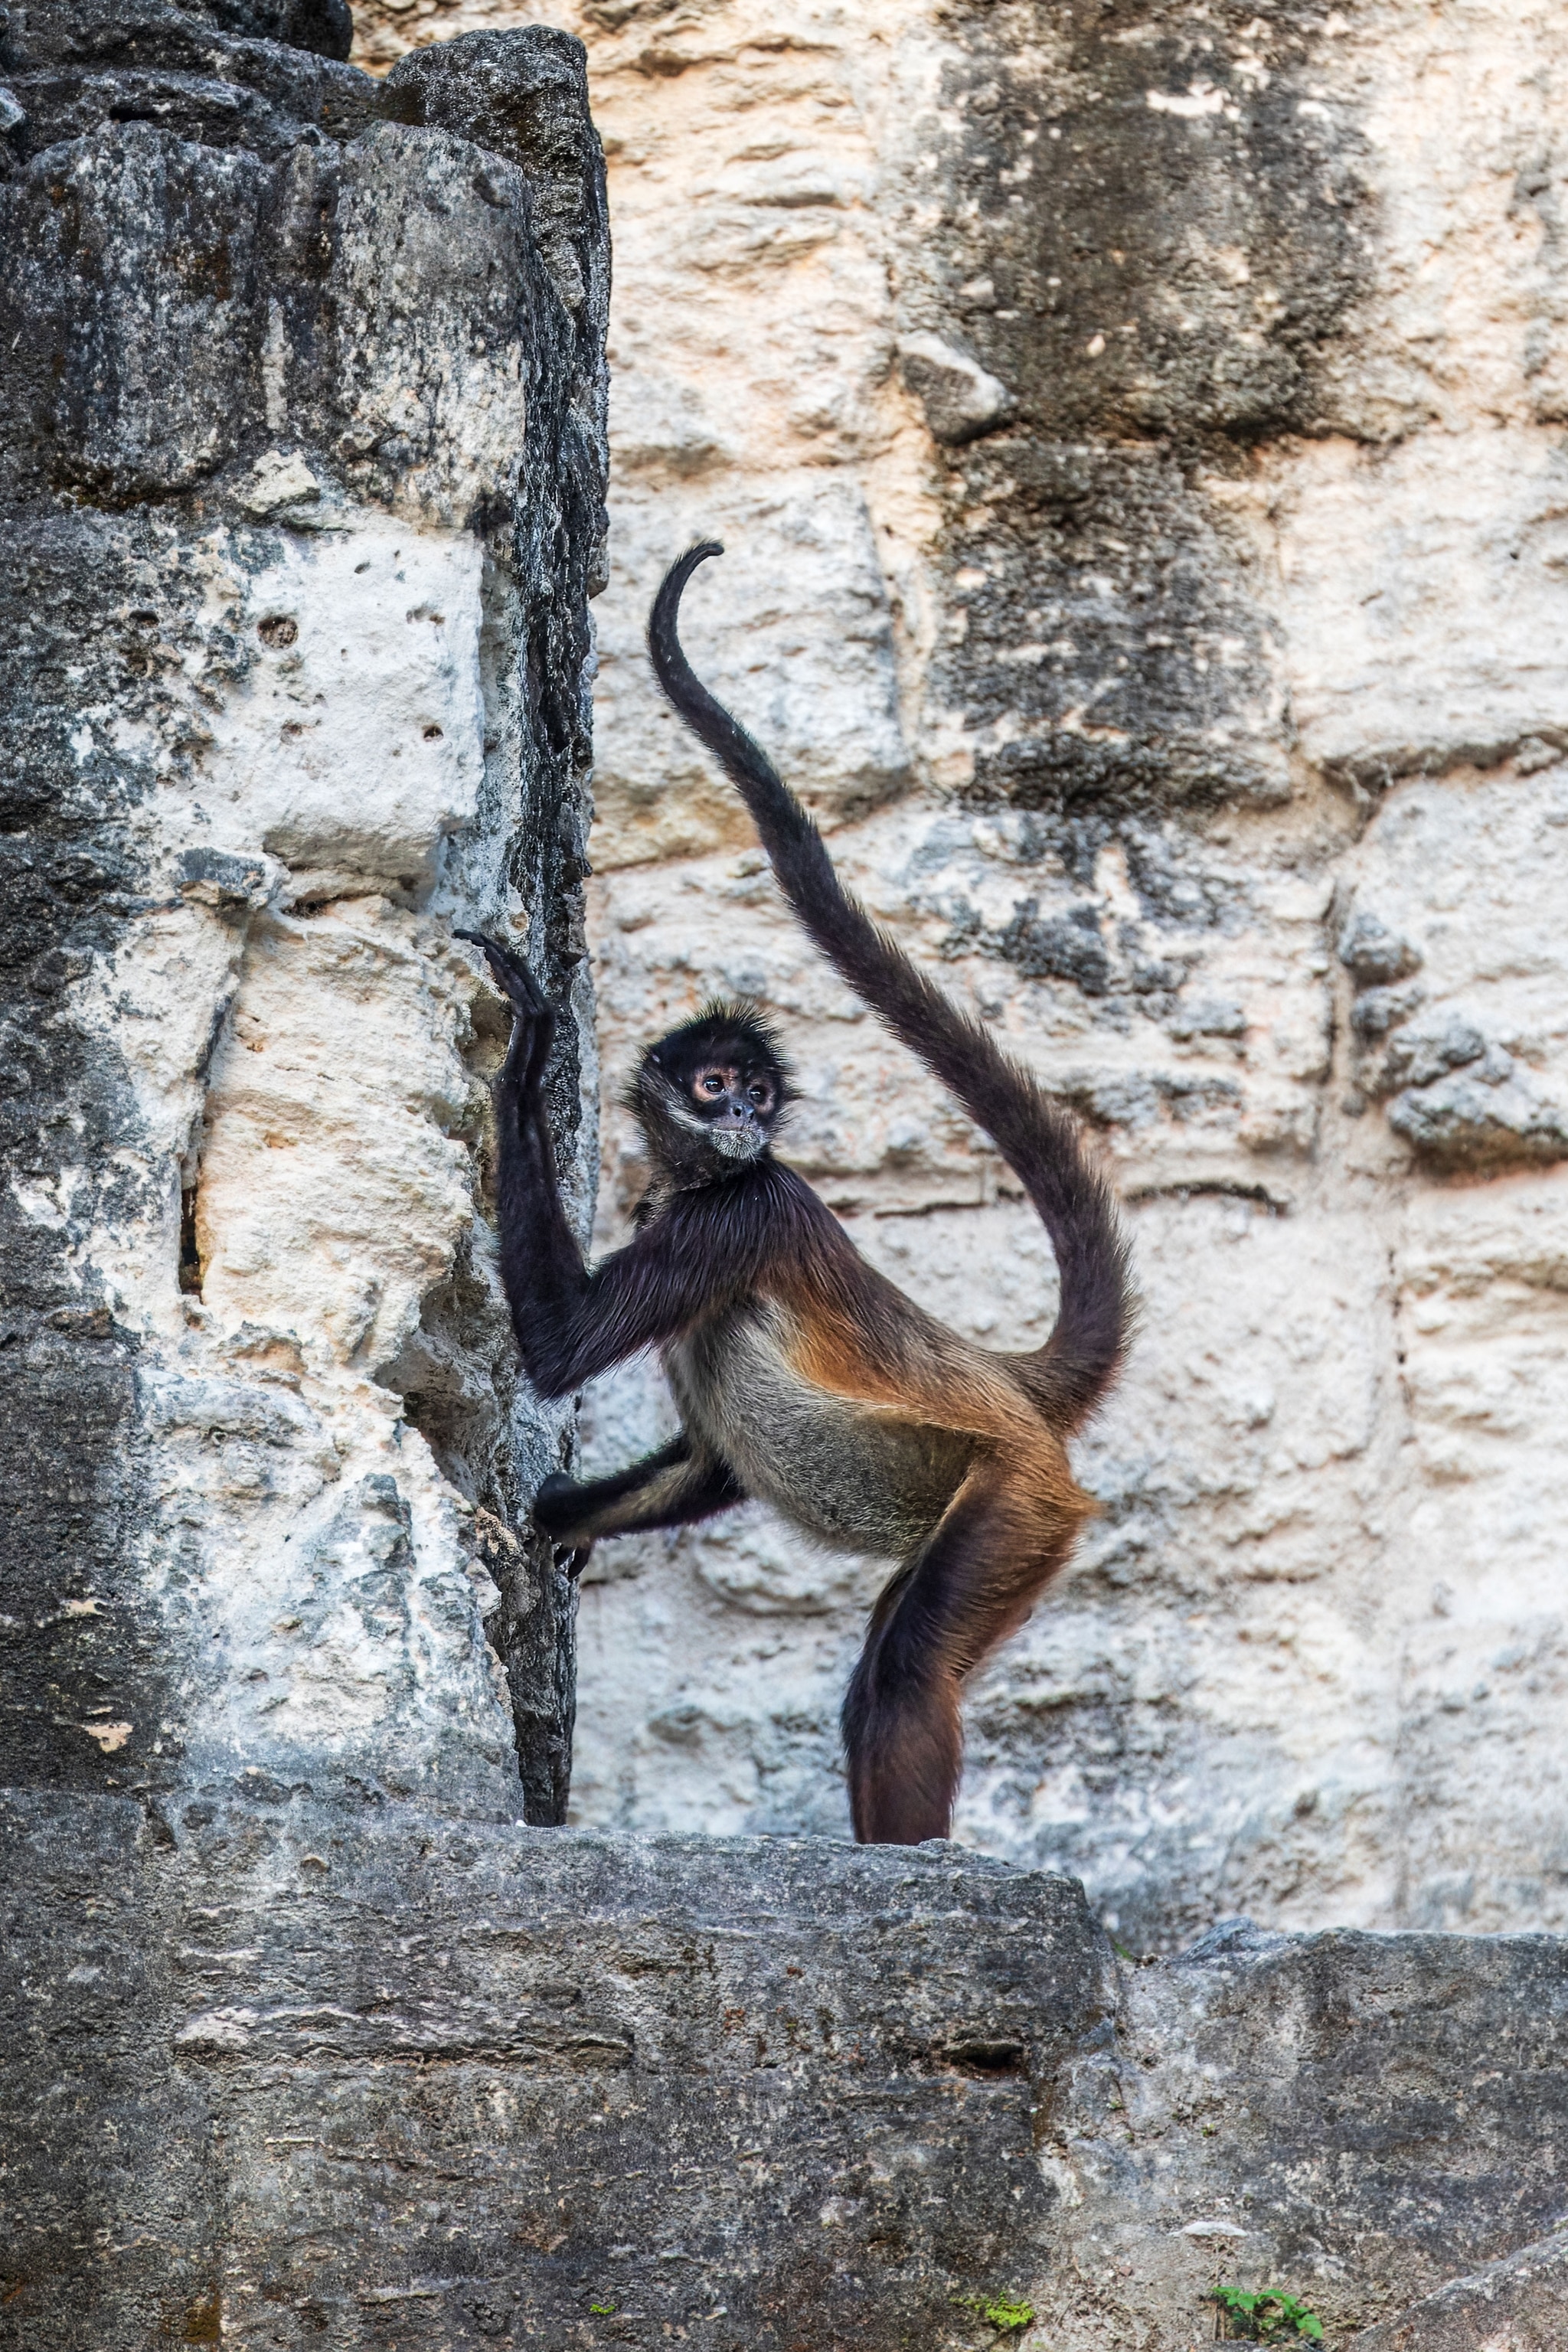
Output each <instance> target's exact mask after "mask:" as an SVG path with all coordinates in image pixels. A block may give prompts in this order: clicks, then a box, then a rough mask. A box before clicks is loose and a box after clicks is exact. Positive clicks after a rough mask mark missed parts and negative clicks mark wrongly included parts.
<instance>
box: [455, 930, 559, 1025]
mask: <svg viewBox="0 0 1568 2352" xmlns="http://www.w3.org/2000/svg"><path fill="white" fill-rule="evenodd" d="M452 937H453V938H454V939H455V940H468V941H469V942H470V943H471V944H472V945H473V946H474V947H477V948H479V949H480V950H482V951H483V954H484V959H485V961H486V962H487V963H488V964H489V968H490V971H491V973H492V974H493V976H494V979H495V982H496V985H497V987H498V988H499V989H500V992H501V994H502V995H503V996H505V997H507V998H508V999H509V1000H510V1003H512V1005H513V1006H514V1007H515V1008H516V1010H517V1011H518V1012H519V1013H528V1014H531V1016H532V1017H533V1018H534V1019H535V1020H538V1019H539V1018H540V1017H541V1016H542V1014H544V1013H549V1012H550V1011H551V1010H552V1008H551V1003H550V999H549V998H548V997H547V996H546V995H545V993H544V991H543V990H542V988H541V986H540V985H539V982H537V981H536V980H535V978H534V977H533V974H532V973H531V971H530V970H529V968H528V966H527V965H526V964H525V963H524V962H523V961H522V960H521V957H519V956H514V955H513V954H512V953H511V950H510V949H509V948H503V947H502V946H501V944H500V940H492V939H488V938H487V937H486V936H485V934H484V932H483V931H465V930H460V929H458V926H457V924H455V923H454V924H453V926H452Z"/></svg>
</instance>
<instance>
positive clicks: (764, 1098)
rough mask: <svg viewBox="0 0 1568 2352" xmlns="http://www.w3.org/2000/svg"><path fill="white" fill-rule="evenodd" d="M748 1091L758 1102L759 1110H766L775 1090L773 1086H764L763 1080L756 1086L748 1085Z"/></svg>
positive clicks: (754, 1100)
mask: <svg viewBox="0 0 1568 2352" xmlns="http://www.w3.org/2000/svg"><path fill="white" fill-rule="evenodd" d="M746 1091H747V1093H748V1094H749V1095H750V1096H751V1097H752V1101H753V1102H754V1103H755V1104H756V1106H757V1108H758V1109H759V1110H766V1108H767V1107H768V1105H769V1104H770V1103H771V1102H772V1100H773V1088H772V1087H770V1086H764V1085H763V1084H762V1083H761V1082H759V1083H758V1084H757V1085H756V1086H754V1087H747V1089H746Z"/></svg>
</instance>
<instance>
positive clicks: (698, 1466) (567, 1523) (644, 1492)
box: [533, 1437, 746, 1545]
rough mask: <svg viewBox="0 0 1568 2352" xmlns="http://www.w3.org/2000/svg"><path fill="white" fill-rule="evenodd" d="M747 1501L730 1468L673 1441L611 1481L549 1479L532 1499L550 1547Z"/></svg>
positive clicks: (707, 1514) (681, 1520)
mask: <svg viewBox="0 0 1568 2352" xmlns="http://www.w3.org/2000/svg"><path fill="white" fill-rule="evenodd" d="M745 1499H746V1492H745V1488H744V1487H743V1486H742V1485H741V1483H740V1481H739V1480H738V1479H737V1478H736V1476H735V1475H734V1473H733V1472H732V1471H731V1469H730V1468H729V1466H728V1465H727V1464H725V1463H722V1462H716V1461H715V1460H714V1459H713V1457H712V1455H711V1454H695V1453H694V1452H693V1451H692V1446H691V1441H690V1439H689V1438H688V1437H677V1438H674V1439H673V1440H672V1441H671V1442H670V1444H668V1445H663V1446H660V1448H659V1450H658V1453H657V1454H648V1455H647V1457H646V1458H645V1459H644V1460H643V1461H641V1462H634V1463H633V1464H632V1465H631V1466H630V1468H629V1469H626V1470H618V1471H616V1475H614V1477H611V1478H591V1479H588V1480H586V1481H584V1483H583V1484H581V1485H579V1484H578V1482H577V1480H576V1479H574V1478H566V1477H562V1476H556V1477H553V1478H547V1479H546V1480H545V1482H544V1484H543V1486H542V1487H541V1488H540V1490H539V1493H538V1494H537V1495H536V1496H535V1497H534V1503H533V1517H534V1524H535V1525H536V1526H537V1527H539V1528H542V1529H543V1531H544V1533H545V1534H546V1535H547V1536H548V1537H549V1538H551V1540H552V1543H558V1544H574V1545H575V1544H588V1543H596V1542H598V1540H599V1539H600V1538H601V1537H604V1536H631V1535H639V1534H641V1533H642V1532H643V1531H644V1530H645V1529H647V1528H683V1527H689V1525H690V1524H691V1523H692V1522H693V1521H694V1520H697V1519H710V1518H711V1517H713V1514H714V1513H715V1512H716V1511H727V1510H729V1509H731V1507H733V1506H734V1505H735V1504H736V1503H743V1502H744V1501H745Z"/></svg>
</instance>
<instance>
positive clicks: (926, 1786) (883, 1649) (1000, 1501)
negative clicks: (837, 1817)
mask: <svg viewBox="0 0 1568 2352" xmlns="http://www.w3.org/2000/svg"><path fill="white" fill-rule="evenodd" d="M1088 1507H1089V1506H1088V1503H1087V1498H1084V1497H1082V1496H1079V1495H1078V1493H1077V1491H1076V1489H1074V1488H1071V1487H1070V1486H1065V1488H1064V1482H1062V1481H1061V1480H1060V1479H1059V1478H1057V1477H1054V1476H1053V1477H1047V1478H1043V1479H1042V1478H1039V1477H1031V1476H1030V1475H1028V1472H1027V1470H1026V1469H1025V1470H1024V1471H1022V1472H1020V1471H1018V1470H1013V1471H1005V1470H1003V1468H1002V1467H1001V1465H999V1464H998V1463H997V1462H996V1461H995V1460H994V1459H990V1460H984V1461H981V1462H979V1463H977V1464H976V1465H975V1466H974V1468H973V1470H972V1471H971V1472H970V1475H969V1476H968V1477H967V1478H966V1479H965V1481H964V1483H963V1486H961V1487H960V1488H959V1490H958V1493H957V1495H956V1496H954V1497H953V1500H952V1503H951V1504H950V1505H949V1506H948V1508H947V1510H946V1511H945V1513H944V1514H943V1516H942V1520H941V1522H940V1524H939V1525H938V1527H937V1528H936V1530H935V1532H934V1533H933V1534H932V1535H931V1537H930V1538H929V1539H928V1540H927V1542H926V1544H925V1545H924V1547H923V1548H922V1549H921V1551H920V1552H919V1553H918V1554H917V1555H916V1557H915V1558H914V1559H913V1560H911V1561H910V1563H909V1565H908V1566H907V1567H906V1568H904V1569H902V1570H900V1572H899V1574H898V1575H897V1576H895V1577H894V1578H893V1580H892V1581H891V1582H890V1583H889V1585H888V1586H887V1588H886V1589H885V1591H883V1592H882V1593H881V1595H880V1597H879V1600H878V1601H877V1603H876V1606H875V1608H874V1609H873V1611H872V1612H871V1624H870V1630H869V1632H868V1634H867V1637H866V1646H865V1648H864V1649H863V1651H862V1652H861V1654H860V1658H859V1662H858V1664H857V1666H856V1668H855V1672H854V1675H852V1676H851V1678H850V1683H849V1688H848V1691H847V1695H846V1696H845V1701H844V1718H843V1721H844V1746H845V1750H846V1755H847V1762H848V1774H849V1806H850V1812H851V1816H852V1818H853V1821H854V1824H855V1835H856V1837H857V1838H858V1840H859V1842H860V1843H861V1844H862V1845H918V1844H919V1843H921V1840H922V1839H923V1838H944V1837H946V1835H947V1833H948V1830H949V1828H950V1826H951V1823H952V1807H953V1800H954V1798H955V1797H956V1795H957V1793H958V1780H959V1772H960V1769H961V1765H962V1761H963V1732H962V1726H961V1723H960V1717H959V1700H960V1695H961V1693H962V1690H963V1682H964V1679H965V1677H966V1676H967V1675H971V1674H973V1671H974V1669H975V1667H976V1666H977V1665H979V1664H980V1662H981V1660H982V1659H983V1658H984V1657H985V1656H986V1654H988V1653H989V1652H990V1651H991V1650H993V1649H994V1648H995V1646H996V1644H997V1643H999V1642H1002V1641H1005V1639H1006V1637H1007V1635H1008V1634H1009V1633H1013V1632H1014V1631H1016V1628H1017V1627H1018V1626H1019V1625H1021V1624H1022V1623H1023V1622H1024V1620H1025V1618H1026V1616H1027V1615H1028V1613H1029V1610H1030V1608H1031V1606H1032V1605H1033V1603H1034V1601H1036V1599H1037V1596H1038V1595H1039V1593H1040V1592H1041V1591H1043V1590H1044V1588H1045V1587H1046V1585H1047V1584H1048V1583H1049V1581H1050V1580H1051V1578H1052V1577H1053V1576H1054V1575H1055V1574H1056V1573H1057V1571H1058V1569H1059V1568H1060V1567H1061V1566H1062V1564H1063V1562H1064V1561H1065V1560H1066V1559H1067V1556H1068V1552H1069V1551H1070V1549H1071V1548H1072V1542H1073V1538H1074V1536H1075V1535H1076V1534H1077V1532H1078V1528H1079V1525H1080V1523H1081V1521H1082V1519H1083V1517H1084V1515H1085V1512H1086V1510H1087V1508H1088Z"/></svg>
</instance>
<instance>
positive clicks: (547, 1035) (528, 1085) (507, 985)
mask: <svg viewBox="0 0 1568 2352" xmlns="http://www.w3.org/2000/svg"><path fill="white" fill-rule="evenodd" d="M452 937H453V938H454V939H455V940H470V941H471V942H472V944H473V945H474V946H475V947H477V948H480V949H482V950H483V951H484V958H485V961H486V962H487V963H488V964H489V968H490V976H491V978H492V979H493V980H494V982H495V984H496V986H497V987H498V988H499V989H500V992H501V994H502V995H503V996H504V997H505V998H506V999H507V1002H508V1003H510V1006H511V1019H512V1027H511V1044H510V1047H509V1048H508V1051H507V1057H506V1071H505V1075H506V1076H509V1077H510V1078H512V1079H514V1080H515V1081H516V1082H517V1083H518V1084H519V1085H521V1087H523V1088H524V1090H525V1091H529V1092H532V1091H535V1090H537V1088H538V1087H539V1085H540V1082H541V1080H542V1078H543V1076H544V1065H545V1063H546V1062H547V1061H548V1059H549V1057H550V1048H551V1046H552V1044H553V1043H554V1039H555V1008H554V1006H553V1005H552V1003H551V1002H550V999H549V998H548V997H547V996H546V995H545V993H544V991H543V990H542V988H541V987H540V985H539V982H537V981H536V980H535V978H534V977H533V974H532V973H531V971H530V970H529V968H528V966H527V965H526V964H525V963H524V962H522V961H521V959H520V958H519V957H517V956H514V955H513V954H512V953H511V952H510V950H509V949H507V948H503V947H502V946H501V945H500V941H499V940H491V939H487V938H486V937H485V934H484V933H483V931H461V930H458V929H457V928H456V926H454V928H453V931H452Z"/></svg>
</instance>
